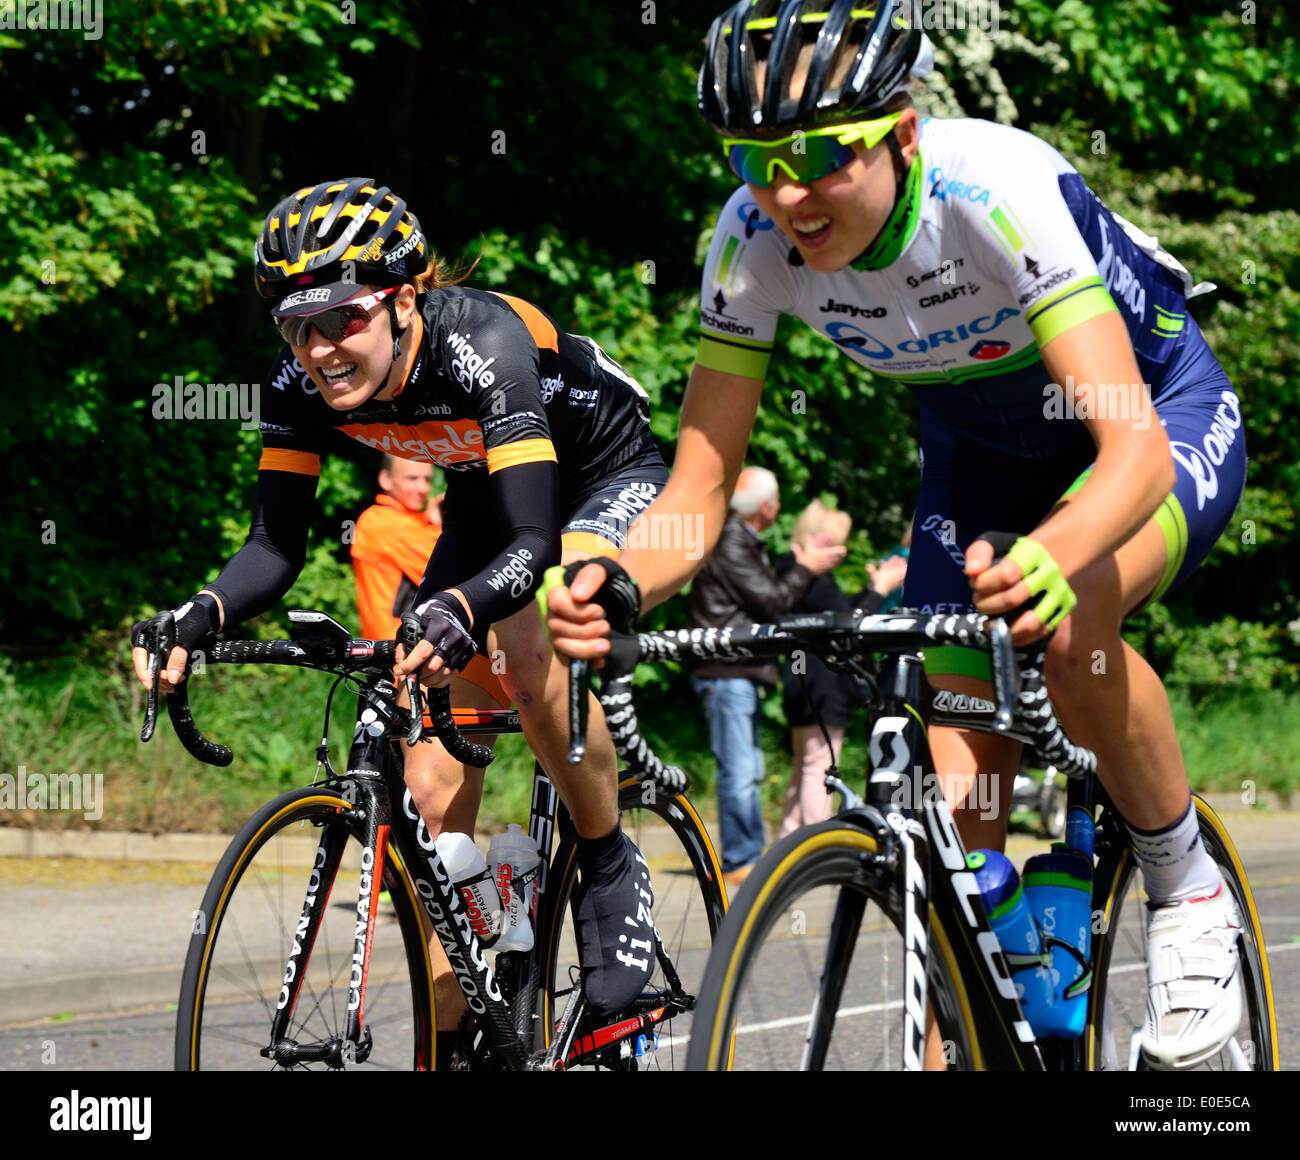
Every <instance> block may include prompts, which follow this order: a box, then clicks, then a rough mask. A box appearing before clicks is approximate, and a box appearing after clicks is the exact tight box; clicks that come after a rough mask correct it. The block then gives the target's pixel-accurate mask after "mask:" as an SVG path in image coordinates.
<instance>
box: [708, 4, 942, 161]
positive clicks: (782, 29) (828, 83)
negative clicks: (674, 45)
mask: <svg viewBox="0 0 1300 1160" xmlns="http://www.w3.org/2000/svg"><path fill="white" fill-rule="evenodd" d="M923 47H928V46H927V45H926V39H925V37H924V35H923V34H922V32H921V22H920V18H919V13H918V11H917V5H916V3H915V0H875V2H874V3H873V2H872V0H741V3H739V4H736V5H734V6H733V7H732V8H730V9H729V10H728V11H726V12H724V13H723V14H722V15H721V16H719V17H718V18H717V19H716V20H715V21H714V22H713V26H712V27H711V28H710V29H709V39H708V48H707V49H706V51H705V57H704V64H703V66H702V67H701V69H700V78H699V87H698V90H697V102H698V105H699V109H700V115H701V116H702V117H703V118H704V119H705V120H706V121H707V122H708V123H709V124H710V125H711V126H712V127H713V128H714V129H715V130H717V132H719V133H721V134H723V135H724V136H741V135H744V134H747V133H752V132H753V131H754V130H771V129H782V130H786V131H787V132H788V131H790V130H791V129H797V128H810V127H812V126H814V125H820V124H824V123H827V122H835V121H840V120H843V119H844V117H845V115H846V114H850V115H851V114H854V113H857V112H864V113H870V112H873V111H875V110H878V109H879V108H880V107H881V106H882V105H883V104H884V103H885V101H886V100H888V99H889V98H890V97H891V96H893V95H894V94H895V93H897V92H898V91H899V89H901V88H903V87H905V86H906V84H907V82H908V78H909V76H910V75H911V73H912V72H913V66H914V65H916V64H917V63H918V56H920V55H921V54H922V49H923Z"/></svg>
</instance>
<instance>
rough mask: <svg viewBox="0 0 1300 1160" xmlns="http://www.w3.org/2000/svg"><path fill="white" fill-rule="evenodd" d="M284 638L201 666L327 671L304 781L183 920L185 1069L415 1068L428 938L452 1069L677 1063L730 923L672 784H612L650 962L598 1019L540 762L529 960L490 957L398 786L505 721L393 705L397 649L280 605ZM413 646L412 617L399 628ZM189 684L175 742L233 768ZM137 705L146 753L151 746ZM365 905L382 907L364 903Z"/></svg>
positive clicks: (428, 1039)
mask: <svg viewBox="0 0 1300 1160" xmlns="http://www.w3.org/2000/svg"><path fill="white" fill-rule="evenodd" d="M289 620H290V623H291V625H292V629H291V635H292V638H293V639H292V640H288V641H224V642H220V643H218V644H216V645H215V646H214V647H213V648H212V649H211V650H210V651H209V652H208V654H207V656H206V657H205V661H206V663H207V664H209V665H211V664H278V665H290V666H296V667H300V668H309V669H318V670H321V671H324V672H328V673H331V674H333V675H334V676H335V678H336V680H335V684H334V687H333V688H331V690H330V696H329V700H328V701H327V704H326V709H325V721H326V728H325V730H324V733H325V739H324V740H322V743H321V745H320V746H319V748H318V749H317V751H316V756H317V761H318V763H319V766H318V768H319V770H320V771H321V772H320V775H319V776H318V777H317V779H316V780H315V781H313V783H312V784H311V785H308V786H305V787H304V788H302V789H297V790H292V791H290V792H288V793H285V794H282V795H281V796H279V797H277V798H276V799H275V800H274V801H271V802H268V803H267V804H266V805H265V806H263V807H262V808H261V809H260V810H258V811H257V812H256V813H255V814H254V815H253V816H252V817H251V818H250V819H249V820H248V822H247V823H246V824H245V825H244V827H243V828H242V829H241V830H240V831H239V833H238V834H237V835H236V836H235V838H234V839H233V840H232V841H231V843H230V846H229V848H228V849H227V850H226V853H225V855H224V856H223V857H222V859H221V861H220V863H219V864H218V866H217V869H216V871H215V873H214V874H213V876H212V880H211V882H210V884H209V886H208V888H207V892H206V893H205V895H204V897H203V901H202V903H201V905H200V907H199V909H198V910H197V911H195V914H194V922H193V929H192V934H191V937H190V945H189V952H188V955H187V957H186V961H185V971H184V976H183V980H182V984H181V993H180V1001H179V1009H178V1011H177V1020H176V1041H175V1066H176V1068H177V1069H180V1070H187V1071H188V1070H200V1069H203V1070H212V1069H240V1070H247V1069H256V1068H300V1069H305V1068H313V1067H314V1068H319V1069H330V1070H341V1069H350V1068H367V1069H370V1068H411V1067H413V1068H415V1069H417V1070H422V1069H432V1068H433V1067H434V1066H435V1063H436V1052H435V1046H436V1045H435V1028H436V1027H437V1018H436V1010H435V995H434V974H433V966H432V963H431V959H430V938H431V937H435V936H436V938H437V939H438V941H439V942H440V944H441V945H442V948H443V950H444V951H445V953H446V956H447V960H448V963H449V964H450V966H451V968H452V971H453V973H454V977H455V980H456V983H457V984H458V985H459V990H460V992H461V993H462V994H463V995H464V998H465V1002H466V1004H467V1005H468V1011H467V1013H466V1016H465V1018H464V1019H463V1020H462V1022H461V1026H460V1030H459V1033H458V1036H457V1048H456V1051H455V1053H454V1059H453V1061H452V1067H453V1068H455V1069H505V1070H548V1071H560V1070H566V1069H569V1068H574V1067H596V1068H610V1069H615V1070H646V1069H678V1068H681V1067H683V1066H684V1063H685V1051H684V1048H683V1045H684V1043H685V1041H686V1039H687V1037H688V1036H689V1028H690V1021H691V1013H692V1011H693V1009H694V1007H695V996H696V992H697V990H698V985H699V980H700V978H701V976H702V974H703V969H704V964H705V961H706V959H707V954H708V949H709V946H710V943H711V941H712V938H713V935H714V934H715V932H716V931H717V929H718V926H719V924H720V923H721V921H722V917H723V915H724V913H725V910H726V894H725V890H724V888H723V885H722V874H721V868H720V866H719V862H718V857H717V854H716V853H715V851H714V848H713V844H712V842H711V841H710V839H709V835H708V832H707V830H706V829H705V826H704V824H703V822H702V821H701V820H700V817H699V814H698V813H697V812H696V811H695V809H694V807H693V806H692V805H691V803H690V801H689V800H688V799H687V798H686V796H685V795H684V793H683V792H682V791H683V789H684V788H685V777H684V776H683V775H681V772H680V771H679V770H673V771H672V773H671V775H666V776H664V777H661V778H658V779H654V778H648V777H630V776H621V777H620V783H619V807H620V810H621V812H622V825H623V828H624V830H625V831H626V832H627V833H628V834H629V835H630V836H631V838H632V840H633V841H634V842H636V844H637V846H638V848H639V849H640V850H642V852H643V854H644V856H645V857H646V859H647V861H648V863H649V866H650V870H651V876H652V882H653V889H654V894H655V905H654V908H653V918H654V922H655V927H656V938H655V946H654V956H655V960H656V965H655V969H654V973H653V974H652V976H651V978H650V981H649V983H648V984H647V987H646V988H645V990H644V991H643V992H642V994H641V996H640V997H639V998H638V999H637V1000H636V1001H635V1002H634V1003H633V1004H632V1005H631V1007H629V1008H628V1009H627V1010H626V1011H625V1012H623V1013H621V1014H620V1016H619V1017H618V1018H615V1019H597V1018H596V1017H595V1016H594V1014H593V1013H592V1012H591V1011H590V1010H589V1009H588V1005H587V1001H586V997H585V995H584V992H583V988H582V982H581V971H580V965H579V962H578V956H577V950H576V946H577V944H576V942H575V939H574V937H573V934H572V921H571V914H570V912H569V900H570V896H571V893H572V891H573V887H574V884H575V882H576V880H577V875H578V865H577V857H576V850H577V847H576V835H575V832H574V830H573V827H572V825H571V823H570V821H569V817H568V813H567V811H566V810H565V808H564V806H563V804H562V803H561V802H560V801H559V798H558V795H557V793H556V790H555V788H554V786H553V785H552V783H551V781H550V779H549V778H548V777H547V776H546V774H545V772H544V771H543V769H542V767H541V765H540V764H537V765H536V766H535V769H534V774H533V793H532V805H531V814H530V818H529V823H528V833H529V834H530V835H531V836H532V837H533V839H534V840H535V841H536V843H537V846H538V850H539V853H540V854H541V863H540V866H539V869H538V874H537V905H536V913H535V923H534V926H535V939H534V945H533V948H532V950H530V951H510V952H502V953H500V954H497V955H496V956H495V964H493V963H490V962H489V958H488V946H487V945H486V944H485V941H484V939H483V938H481V937H480V934H479V927H480V924H479V923H478V921H477V920H478V918H479V916H478V915H475V914H471V913H470V912H469V911H468V910H467V907H466V904H465V902H464V901H463V899H462V897H461V895H460V893H459V892H458V891H457V890H456V889H455V888H454V886H453V885H452V883H451V881H450V879H449V876H448V873H447V870H446V868H445V866H444V864H443V862H442V860H441V858H440V857H439V855H438V852H437V850H436V848H435V845H434V840H433V837H432V836H431V835H430V834H429V831H428V829H427V828H426V826H425V824H424V822H423V820H422V819H421V818H420V816H419V813H418V811H417V810H416V808H415V806H414V804H413V802H412V799H411V795H410V792H409V791H408V790H407V789H406V786H405V784H404V781H403V751H404V749H405V748H406V747H407V746H408V745H410V744H415V743H430V739H431V738H432V737H435V736H436V737H437V738H438V740H439V741H440V742H441V743H442V744H443V745H445V746H446V747H447V750H448V752H450V753H451V754H452V755H453V756H455V757H456V759H457V760H460V761H463V762H465V763H467V764H470V765H473V766H477V767H483V766H486V765H487V764H488V763H489V762H490V761H491V760H492V751H491V749H489V748H487V747H486V746H484V745H480V744H477V743H475V742H472V741H470V740H468V739H467V737H466V736H463V735H465V734H468V735H471V736H472V735H479V736H482V735H489V734H502V733H511V732H520V727H519V718H518V715H517V713H515V712H514V711H513V710H502V711H492V712H486V711H478V710H474V711H466V712H462V711H459V710H456V711H452V710H450V709H449V707H448V698H447V694H446V690H441V691H437V690H435V691H433V692H431V693H430V695H429V711H430V720H431V724H430V725H429V726H423V725H422V718H421V714H420V712H419V706H420V701H421V694H420V691H419V688H418V686H417V685H416V683H415V682H414V680H411V681H409V682H408V687H407V694H408V697H409V698H410V700H409V704H411V705H413V706H415V711H414V712H408V710H406V709H404V708H402V707H400V705H399V703H398V689H397V688H396V687H395V685H394V684H393V681H392V672H391V670H392V667H393V664H394V663H395V658H394V653H395V647H396V645H395V642H394V641H371V640H358V639H353V638H352V637H350V636H349V634H348V632H347V631H346V630H345V629H344V628H343V626H342V625H340V624H338V623H337V622H336V621H334V620H332V619H331V618H330V617H328V616H327V615H325V614H324V613H321V612H314V611H306V610H294V611H292V612H290V613H289ZM174 632H175V629H174V621H172V619H171V614H170V613H164V614H162V615H161V616H159V617H157V618H155V620H154V621H152V622H151V623H150V629H149V634H150V639H149V641H148V645H149V649H150V658H149V663H150V671H151V672H152V673H153V674H154V676H155V689H156V687H157V685H156V678H157V673H158V669H159V667H160V664H159V662H160V658H162V657H166V656H168V655H169V654H170V651H171V648H172V646H173V645H174V642H175V635H174ZM402 632H403V633H405V634H407V635H406V637H405V638H404V639H407V640H409V641H410V644H408V647H410V646H411V645H412V644H413V643H414V642H415V641H416V640H418V639H419V629H418V621H416V620H414V618H407V619H406V620H405V621H404V623H403V627H402ZM341 682H349V684H350V687H351V688H352V689H353V690H354V691H355V693H356V696H357V713H356V724H355V728H354V733H353V738H352V743H351V748H350V752H349V755H348V760H347V765H346V769H345V771H344V772H336V771H335V769H334V768H333V767H332V765H331V764H330V759H329V748H328V744H327V742H328V723H329V720H330V717H329V712H330V709H329V703H330V701H332V699H333V696H334V692H335V691H336V690H337V687H338V685H339V683H341ZM188 684H189V682H188V681H187V682H186V683H185V684H182V685H181V686H179V688H178V689H177V690H176V691H175V692H172V693H170V694H168V695H167V697H166V701H167V709H168V713H169V715H170V718H171V720H172V723H173V725H174V726H175V728H176V732H177V735H178V736H179V738H180V739H181V741H182V744H183V745H184V746H185V748H186V749H187V750H188V751H189V752H190V753H191V754H193V755H194V756H195V757H197V758H199V759H200V760H202V761H206V762H209V763H212V764H215V765H228V764H230V762H231V760H232V754H231V752H230V750H229V749H228V748H226V747H225V746H219V745H215V744H213V743H212V742H211V741H209V740H208V739H206V738H205V737H203V735H202V734H201V732H200V731H199V729H198V728H197V726H196V725H195V724H194V720H193V717H192V715H191V713H190V708H189V703H188V698H187V688H188ZM157 704H158V698H157V694H156V692H151V693H150V694H149V701H148V706H147V709H146V717H145V725H144V729H143V730H142V733H141V739H142V740H148V738H149V737H150V736H151V735H152V734H153V731H154V728H155V724H156V720H157ZM381 894H386V896H387V899H388V901H386V902H381Z"/></svg>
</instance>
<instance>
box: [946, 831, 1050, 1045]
mask: <svg viewBox="0 0 1300 1160" xmlns="http://www.w3.org/2000/svg"><path fill="white" fill-rule="evenodd" d="M966 865H967V866H969V867H970V868H971V869H972V870H974V871H975V883H976V885H977V886H978V887H979V889H980V897H981V898H982V899H983V900H984V908H985V909H986V910H987V911H988V912H989V925H990V926H991V927H992V928H993V933H994V934H996V935H997V936H998V944H999V945H1000V946H1001V947H1002V951H1003V954H1004V955H1005V956H1006V960H1007V966H1008V967H1010V969H1011V978H1012V980H1013V981H1014V982H1015V985H1016V992H1017V993H1018V994H1019V996H1020V1009H1021V1010H1022V1011H1023V1012H1024V1015H1025V1018H1026V1019H1027V1020H1028V1021H1029V1025H1030V1027H1032V1028H1033V1029H1034V1032H1035V1034H1041V1032H1039V1025H1040V1023H1042V1021H1043V1020H1044V1018H1045V1017H1046V1015H1047V1013H1048V1011H1049V1010H1050V1008H1051V1004H1052V979H1051V974H1050V972H1049V971H1048V970H1047V966H1046V956H1045V955H1044V953H1043V947H1042V941H1041V939H1040V938H1039V933H1038V925H1037V923H1035V922H1034V916H1033V914H1032V913H1031V912H1030V910H1029V905H1028V903H1027V901H1026V899H1025V893H1024V891H1023V890H1022V889H1021V888H1020V879H1019V877H1018V876H1017V874H1016V868H1015V867H1014V866H1013V865H1012V864H1011V862H1010V860H1009V859H1008V858H1007V856H1006V855H1005V854H1001V853H999V852H998V851H997V850H974V851H972V852H971V853H970V854H968V855H966Z"/></svg>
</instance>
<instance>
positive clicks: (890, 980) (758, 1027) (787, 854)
mask: <svg viewBox="0 0 1300 1160" xmlns="http://www.w3.org/2000/svg"><path fill="white" fill-rule="evenodd" d="M876 853H877V846H876V839H875V838H874V837H873V836H872V835H871V834H868V833H866V832H865V831H863V830H861V829H859V828H858V827H856V826H854V825H852V824H850V823H847V822H841V821H837V820H835V819H832V820H831V821H828V822H823V823H821V824H819V825H816V826H809V827H805V828H804V829H802V830H797V831H796V832H795V833H793V834H791V835H790V836H789V837H787V838H785V839H784V840H783V841H781V842H778V843H777V844H776V845H775V846H774V847H772V849H771V850H769V851H768V852H767V854H765V855H764V856H763V858H762V859H761V860H760V861H759V863H758V865H757V866H756V867H755V869H754V871H753V872H752V873H751V874H750V876H749V878H748V879H747V880H746V881H745V884H744V886H743V887H742V888H741V891H740V894H739V896H738V897H737V899H736V901H735V904H734V905H733V907H732V909H731V911H730V912H729V913H728V915H727V919H726V921H725V922H724V923H723V925H722V929H721V930H720V931H719V932H718V938H717V941H716V942H715V943H714V947H713V954H712V955H711V956H710V959H709V965H708V969H707V971H706V972H705V979H704V988H703V991H702V993H701V995H700V1005H699V1011H698V1013H697V1015H696V1020H695V1031H694V1034H693V1035H692V1038H691V1045H690V1055H689V1067H690V1068H691V1069H692V1070H700V1071H715V1070H719V1069H721V1068H723V1067H725V1066H727V1064H728V1063H730V1065H731V1066H732V1067H733V1068H734V1069H736V1070H760V1071H799V1070H808V1071H821V1070H854V1071H885V1070H898V1069H900V1068H901V1067H902V1066H903V1044H902V1034H903V1028H904V1017H903V1004H904V982H905V974H904V972H905V954H904V949H905V948H904V942H903V936H902V923H903V919H902V899H903V892H902V883H901V881H900V878H899V875H898V874H897V873H896V872H892V871H889V870H884V869H881V868H880V867H879V866H878V865H876V863H875V855H876ZM929 924H930V936H931V937H930V940H929V947H930V954H929V956H928V970H927V975H928V984H927V986H928V990H929V996H930V1006H931V1010H932V1011H933V1013H934V1017H935V1018H936V1019H937V1021H938V1027H939V1034H940V1035H941V1037H942V1044H943V1051H944V1061H945V1063H946V1064H947V1065H948V1067H949V1068H954V1069H965V1068H969V1067H971V1066H973V1063H974V1056H973V1053H972V1046H971V1036H970V1032H969V1029H968V1028H967V1026H966V1023H965V1020H964V1017H963V1010H964V1009H967V1007H968V1004H967V1003H966V1001H965V999H964V996H963V993H962V992H961V991H960V989H959V986H958V983H957V980H956V979H955V977H954V975H953V972H952V970H951V969H950V967H949V963H948V955H949V950H948V947H949V945H950V944H949V941H948V939H947V938H946V936H945V934H944V929H943V926H942V923H941V922H940V921H939V919H938V916H937V914H936V912H935V911H934V910H933V909H932V910H931V911H930V916H929Z"/></svg>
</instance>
